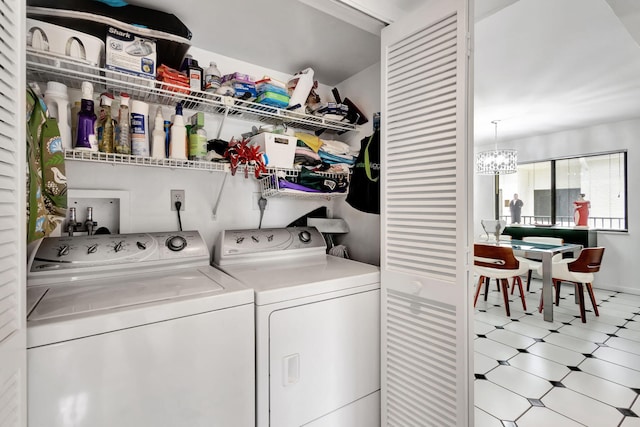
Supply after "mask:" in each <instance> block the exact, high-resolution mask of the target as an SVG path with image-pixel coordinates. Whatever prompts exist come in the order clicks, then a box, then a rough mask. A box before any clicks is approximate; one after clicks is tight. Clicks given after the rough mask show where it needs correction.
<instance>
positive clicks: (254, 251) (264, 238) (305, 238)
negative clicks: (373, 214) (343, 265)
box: [214, 227, 327, 265]
mask: <svg viewBox="0 0 640 427" xmlns="http://www.w3.org/2000/svg"><path fill="white" fill-rule="evenodd" d="M326 247H327V245H326V242H325V240H324V237H322V234H321V233H320V232H319V231H318V230H317V229H316V228H315V227H287V228H262V229H250V230H225V231H223V232H222V233H220V238H219V239H218V242H217V244H216V246H215V248H214V263H216V264H218V265H223V264H225V263H226V262H228V261H231V260H234V262H237V261H240V260H249V259H256V258H258V259H259V258H271V257H274V256H278V255H279V254H283V253H285V252H286V253H287V255H288V256H292V255H295V254H303V253H304V254H307V253H310V252H311V253H318V254H324V253H325V252H326Z"/></svg>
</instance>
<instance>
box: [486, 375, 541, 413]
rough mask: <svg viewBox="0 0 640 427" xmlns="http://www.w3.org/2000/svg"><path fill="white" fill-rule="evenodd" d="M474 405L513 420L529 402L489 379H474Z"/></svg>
mask: <svg viewBox="0 0 640 427" xmlns="http://www.w3.org/2000/svg"><path fill="white" fill-rule="evenodd" d="M474 384H475V387H474V390H475V405H476V406H477V407H478V408H480V409H482V410H484V411H486V412H488V413H490V414H491V415H493V416H494V417H496V418H498V419H501V420H509V421H515V420H516V419H518V418H519V417H520V416H521V415H522V414H523V413H524V412H525V411H526V410H527V409H529V407H530V406H531V404H530V403H529V401H528V400H527V399H525V398H524V397H522V396H518V395H517V394H515V393H513V392H511V391H509V390H507V389H505V388H503V387H500V386H499V385H497V384H494V383H492V382H490V381H485V380H476V381H475V383H474Z"/></svg>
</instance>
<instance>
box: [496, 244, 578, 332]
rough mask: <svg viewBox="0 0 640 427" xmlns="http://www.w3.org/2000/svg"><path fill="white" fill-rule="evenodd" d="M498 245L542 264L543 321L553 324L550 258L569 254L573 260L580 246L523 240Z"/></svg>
mask: <svg viewBox="0 0 640 427" xmlns="http://www.w3.org/2000/svg"><path fill="white" fill-rule="evenodd" d="M494 244H495V243H494ZM498 245H500V246H509V247H511V248H512V249H513V253H514V255H516V256H521V257H524V258H530V259H533V260H537V261H541V262H542V302H543V311H542V314H543V319H544V320H546V321H548V322H553V279H552V275H551V273H552V258H553V256H554V255H556V254H571V255H572V257H573V258H577V257H578V255H579V254H580V251H581V250H582V245H578V244H574V243H565V244H563V245H550V244H547V243H535V242H525V241H524V240H516V239H511V240H499V241H498ZM563 256H564V255H563Z"/></svg>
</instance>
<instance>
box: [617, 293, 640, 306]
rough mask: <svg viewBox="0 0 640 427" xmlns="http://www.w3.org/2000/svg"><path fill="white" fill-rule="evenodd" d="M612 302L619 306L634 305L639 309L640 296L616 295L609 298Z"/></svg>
mask: <svg viewBox="0 0 640 427" xmlns="http://www.w3.org/2000/svg"><path fill="white" fill-rule="evenodd" d="M611 300H612V301H616V302H618V303H620V304H629V305H635V306H636V307H640V295H632V294H622V293H621V294H618V295H615V296H612V297H611Z"/></svg>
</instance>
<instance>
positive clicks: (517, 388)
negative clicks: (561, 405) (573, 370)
mask: <svg viewBox="0 0 640 427" xmlns="http://www.w3.org/2000/svg"><path fill="white" fill-rule="evenodd" d="M487 379H488V380H489V381H491V382H493V383H496V384H498V385H500V386H502V387H504V388H506V389H508V390H511V391H512V392H514V393H517V394H519V395H520V396H522V397H526V398H528V399H540V398H541V397H542V396H544V395H545V394H546V393H547V392H548V391H549V390H551V389H552V388H553V386H552V385H551V383H550V382H549V381H547V380H544V379H542V378H540V377H537V376H535V375H532V374H530V373H528V372H525V371H523V370H521V369H518V368H515V367H513V366H504V365H501V366H498V367H497V368H495V369H494V370H492V371H491V372H489V373H488V374H487Z"/></svg>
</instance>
